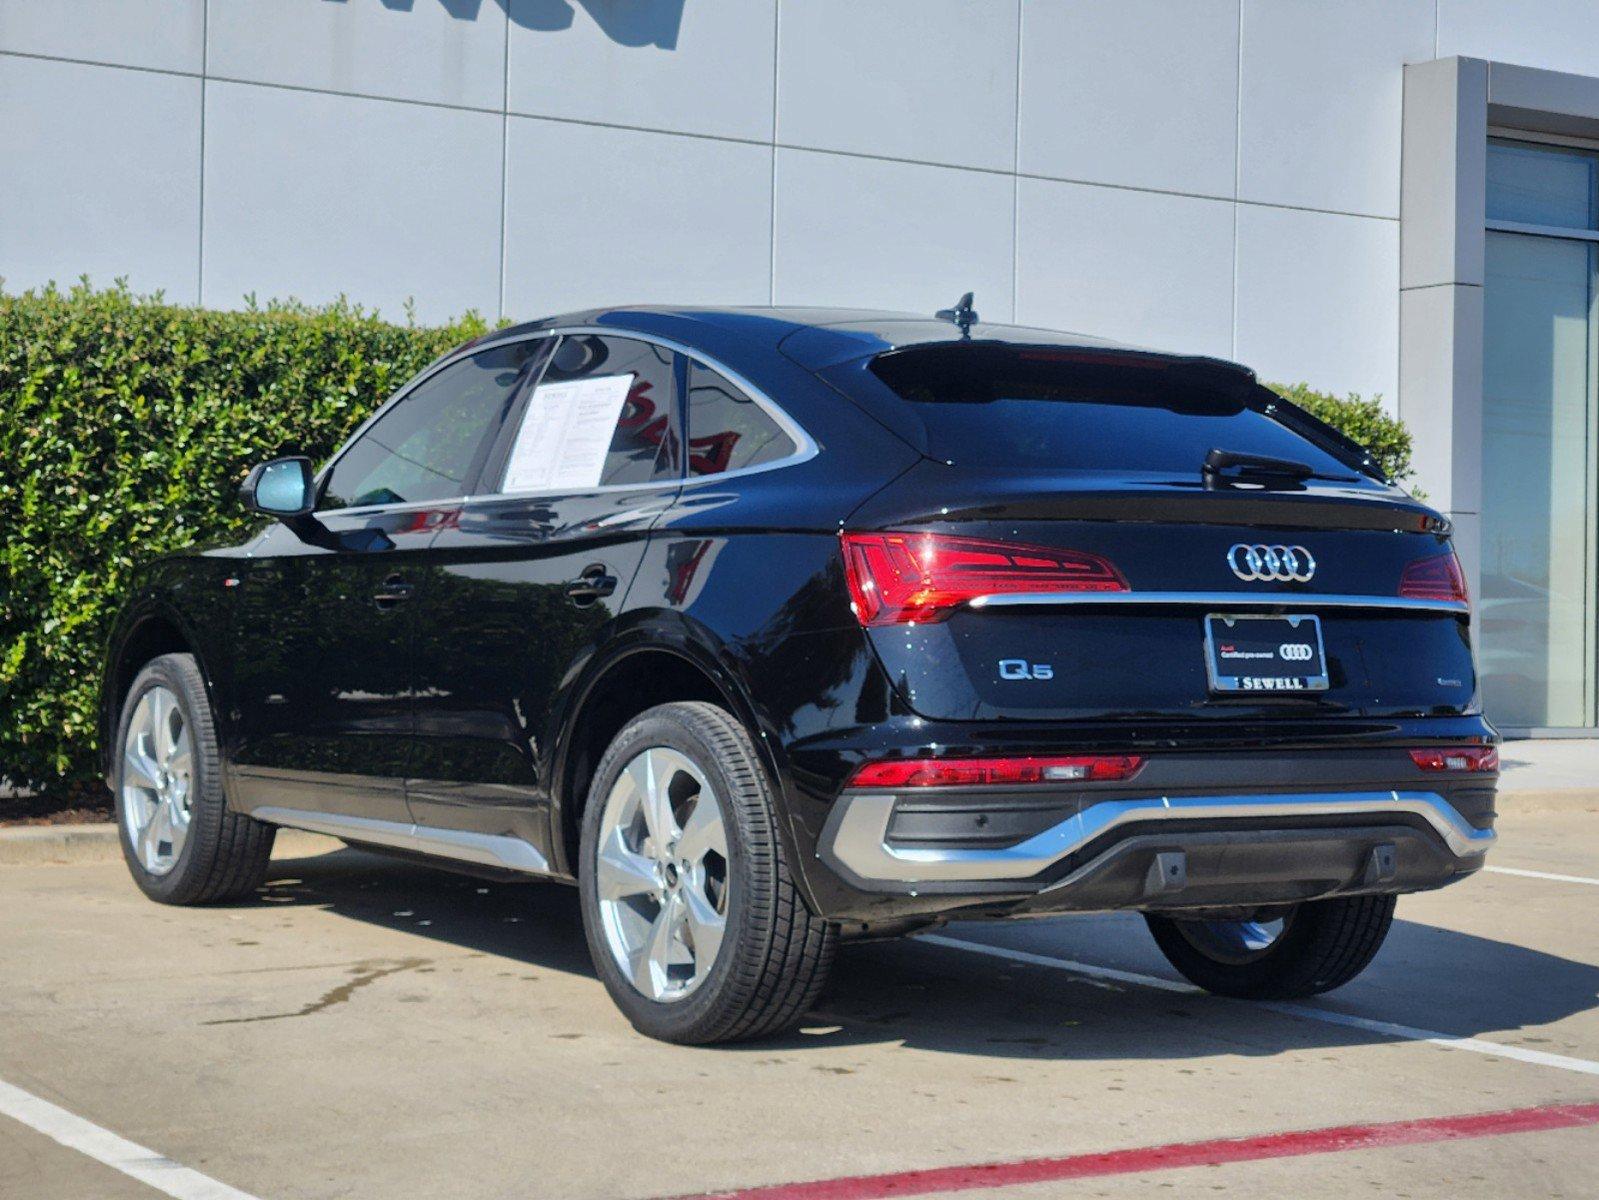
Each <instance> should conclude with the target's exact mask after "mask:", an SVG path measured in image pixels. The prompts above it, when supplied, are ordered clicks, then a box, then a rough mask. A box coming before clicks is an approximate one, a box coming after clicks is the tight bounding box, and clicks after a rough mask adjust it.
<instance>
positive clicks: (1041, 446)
mask: <svg viewBox="0 0 1599 1200" xmlns="http://www.w3.org/2000/svg"><path fill="white" fill-rule="evenodd" d="M872 371H873V373H874V374H875V375H877V377H878V378H879V379H881V380H882V381H883V382H884V383H886V384H887V385H888V386H889V387H890V388H892V389H893V390H894V392H895V393H896V394H897V395H899V396H900V398H901V399H903V400H905V401H907V402H909V403H910V404H911V405H912V407H913V408H914V409H915V412H916V416H917V417H918V418H920V420H921V422H922V424H923V426H924V427H925V428H926V431H927V452H928V453H929V454H931V455H932V456H933V457H935V458H940V459H946V460H948V461H951V462H954V463H956V464H957V465H962V466H985V467H1000V468H1011V469H1020V470H1026V469H1033V468H1037V469H1056V470H1060V469H1065V470H1084V471H1094V470H1099V471H1105V470H1108V471H1117V472H1123V471H1139V472H1152V473H1157V474H1160V475H1167V476H1170V475H1177V476H1193V477H1197V476H1198V475H1199V473H1200V468H1201V466H1202V465H1203V464H1204V461H1205V457H1206V455H1208V454H1209V453H1210V452H1211V451H1212V450H1226V451H1232V452H1235V453H1238V454H1244V455H1257V456H1262V457H1266V458H1275V459H1289V460H1292V461H1294V462H1297V463H1303V464H1304V465H1305V466H1307V467H1309V468H1310V469H1311V471H1312V472H1314V474H1315V475H1316V476H1317V477H1319V478H1326V479H1358V478H1359V477H1360V474H1361V473H1362V472H1361V470H1360V468H1359V466H1358V464H1359V461H1360V455H1359V452H1358V450H1357V449H1356V448H1355V447H1353V446H1352V445H1350V446H1346V447H1339V446H1338V445H1336V444H1335V442H1334V440H1333V439H1332V437H1329V436H1327V434H1326V433H1324V432H1322V431H1321V430H1318V429H1317V428H1316V425H1317V424H1318V423H1317V422H1315V421H1314V419H1313V418H1310V417H1309V416H1308V415H1306V414H1304V413H1302V412H1301V411H1300V410H1298V409H1295V408H1293V407H1292V406H1289V405H1285V404H1283V403H1282V402H1281V401H1279V400H1278V399H1277V398H1276V397H1275V396H1273V395H1272V394H1271V393H1270V392H1268V391H1266V390H1265V389H1264V388H1262V387H1260V386H1259V385H1258V384H1255V383H1253V382H1252V381H1250V380H1248V379H1247V378H1246V377H1244V376H1242V375H1240V374H1238V373H1237V372H1236V371H1235V370H1233V369H1231V368H1224V367H1221V366H1220V365H1217V366H1214V367H1207V366H1205V365H1203V364H1192V363H1185V362H1183V361H1181V360H1172V359H1162V358H1158V357H1153V356H1151V357H1144V356H1135V355H1102V356H1097V357H1094V358H1089V359H1085V358H1084V356H1083V355H1082V354H1081V353H1080V352H1065V351H1058V350H1048V349H1028V348H1016V347H1009V346H1005V347H998V346H981V345H976V344H967V345H960V344H955V345H951V346H941V347H937V348H929V349H921V350H914V351H904V352H899V353H888V354H884V355H881V356H879V357H878V358H877V359H876V360H874V361H873V363H872ZM1333 436H1334V437H1335V436H1336V435H1333Z"/></svg>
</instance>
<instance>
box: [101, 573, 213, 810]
mask: <svg viewBox="0 0 1599 1200" xmlns="http://www.w3.org/2000/svg"><path fill="white" fill-rule="evenodd" d="M163 654H189V655H192V656H193V657H194V660H195V663H196V664H197V665H198V666H199V668H200V677H201V678H202V679H204V680H205V690H206V694H207V697H208V698H209V699H210V700H211V702H212V704H211V707H212V711H213V712H216V711H217V708H216V694H215V689H214V687H213V684H212V677H211V672H210V671H209V670H208V669H207V666H206V661H205V656H204V655H203V654H202V653H201V652H200V647H199V641H198V639H197V638H196V637H195V636H194V634H193V631H192V630H190V629H189V628H188V626H187V623H186V622H185V621H184V620H183V619H182V617H180V616H179V615H178V614H177V612H176V611H175V610H173V609H172V608H170V607H168V606H167V605H165V604H161V603H158V602H157V603H150V604H147V605H145V606H143V607H142V608H140V609H139V610H138V611H137V612H136V613H135V614H134V615H133V616H131V617H129V618H128V619H127V621H126V625H125V630H124V632H122V633H121V634H120V636H119V637H118V638H117V640H116V642H115V643H114V645H113V646H112V648H111V651H110V653H109V654H108V656H107V661H106V669H105V676H104V679H103V681H102V684H101V692H100V765H101V770H102V774H103V775H104V776H105V779H106V786H107V787H109V786H110V779H111V756H112V753H113V749H112V743H113V742H114V741H115V740H116V735H117V724H118V722H119V721H120V720H121V717H122V705H123V701H124V700H125V699H126V698H127V695H128V692H129V690H130V689H131V688H132V687H133V681H134V679H135V678H136V677H137V676H138V674H139V672H140V671H141V670H142V669H143V668H144V666H145V664H146V663H148V662H150V661H151V660H152V659H155V658H159V657H160V656H161V655H163Z"/></svg>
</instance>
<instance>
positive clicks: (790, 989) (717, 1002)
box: [578, 702, 836, 1045]
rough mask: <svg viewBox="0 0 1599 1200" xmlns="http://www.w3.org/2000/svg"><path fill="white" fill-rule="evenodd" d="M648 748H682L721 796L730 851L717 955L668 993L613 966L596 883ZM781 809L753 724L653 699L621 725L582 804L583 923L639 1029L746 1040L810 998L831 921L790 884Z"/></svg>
mask: <svg viewBox="0 0 1599 1200" xmlns="http://www.w3.org/2000/svg"><path fill="white" fill-rule="evenodd" d="M653 747H664V748H667V749H671V750H676V751H678V752H679V753H681V754H682V755H684V756H685V757H686V758H688V759H689V760H690V761H691V762H692V763H693V764H694V765H695V766H696V767H697V768H698V769H699V770H700V771H701V772H702V773H703V774H704V776H705V778H706V780H707V781H708V782H709V783H710V784H711V786H712V787H713V788H714V789H715V790H716V791H717V792H718V794H719V795H720V796H721V797H722V798H723V805H722V807H723V814H722V817H723V825H724V827H725V829H726V833H727V845H728V859H729V861H728V869H727V879H728V882H729V885H730V886H729V887H728V889H727V912H726V932H725V933H724V935H723V939H722V943H721V948H720V950H719V951H718V952H717V956H716V961H715V965H714V966H713V967H712V968H711V969H710V972H709V974H708V975H706V977H705V978H704V980H703V982H702V983H700V985H699V986H698V987H697V988H696V989H695V990H694V991H692V992H691V993H690V994H689V995H687V996H685V997H683V998H682V999H679V1000H676V1001H673V1002H669V1003H668V1002H662V1001H657V1000H653V999H651V998H649V997H648V996H646V995H645V994H644V993H643V992H641V991H639V990H638V989H636V988H635V987H634V986H633V984H632V983H631V981H630V980H629V979H628V978H627V976H626V975H625V974H624V973H623V972H622V971H621V969H620V968H619V967H618V966H617V964H616V961H615V959H614V958H613V956H612V953H611V950H610V948H609V946H608V944H607V942H606V935H605V932H604V929H603V927H602V923H601V920H602V918H601V915H600V908H599V896H598V889H597V887H596V883H595V872H596V867H595V858H596V853H597V848H598V842H599V831H600V825H601V817H602V813H603V810H604V808H605V802H606V798H607V797H608V796H609V795H610V794H611V789H612V787H613V786H614V785H615V783H616V780H617V778H618V776H619V775H620V774H621V772H622V770H623V769H624V768H625V767H626V766H627V764H628V763H629V762H631V761H632V760H633V759H634V758H635V757H636V756H637V755H639V754H641V753H642V752H643V751H644V750H646V749H649V748H653ZM776 819H777V818H776V815H775V809H774V805H773V790H772V785H771V782H770V780H769V779H768V778H767V773H766V771H765V770H764V769H763V768H762V766H761V763H760V760H759V758H758V757H757V755H756V751H755V747H754V745H753V744H752V743H751V741H750V738H749V735H748V734H747V733H746V732H745V731H744V729H743V727H742V726H740V725H739V723H738V722H737V721H735V720H734V719H733V717H732V716H730V715H729V714H728V713H727V712H726V711H725V710H723V709H721V708H718V707H717V706H715V705H713V704H706V703H701V702H692V703H676V704H663V705H660V706H659V707H656V708H652V709H650V710H648V711H647V712H644V713H642V714H641V715H639V716H638V717H635V718H634V719H633V720H632V721H630V722H629V723H628V724H627V725H626V726H625V727H623V729H622V731H621V732H620V733H618V734H617V735H616V738H615V739H614V740H613V741H612V742H611V745H610V747H609V748H608V749H607V750H606V752H605V755H604V756H603V757H602V758H601V759H600V763H599V766H598V768H597V769H596V770H595V773H594V781H593V784H592V786H591V787H590V789H589V796H588V803H587V807H586V809H585V811H584V814H583V831H582V849H581V853H580V857H579V864H578V884H579V890H580V892H581V895H582V906H583V927H584V932H585V933H586V935H587V937H588V944H589V953H590V954H591V955H592V956H593V959H594V967H595V970H596V971H597V972H598V973H599V976H600V979H601V981H602V982H603V983H604V984H605V987H606V990H607V991H609V992H610V994H611V999H612V1000H614V1001H615V1002H616V1005H617V1007H618V1008H620V1009H621V1010H622V1012H623V1013H624V1014H625V1015H626V1016H627V1018H628V1020H630V1021H631V1022H632V1023H633V1027H634V1028H635V1029H637V1030H638V1031H639V1032H640V1033H643V1034H645V1035H646V1036H649V1037H653V1038H658V1039H660V1040H662V1041H668V1042H680V1043H685V1044H690V1045H704V1044H708V1043H713V1042H734V1041H748V1040H751V1039H755V1038H762V1037H769V1036H771V1035H774V1034H777V1033H780V1032H782V1031H784V1030H786V1029H788V1028H790V1027H791V1026H793V1025H794V1024H795V1023H796V1022H797V1021H798V1020H799V1019H800V1018H801V1017H802V1016H803V1015H804V1014H805V1013H806V1012H807V1011H808V1010H809V1009H810V1008H811V1006H812V1005H813V1004H814V1003H815V1001H816V998H817V996H818V995H819V994H820V992H821V990H822V986H823V984H824V983H825V982H826V979H827V973H828V969H829V967H830V966H831V965H832V959H833V950H834V945H835V942H836V931H835V929H834V928H833V927H832V926H830V925H828V924H827V923H826V922H824V921H821V920H819V919H818V918H816V917H815V916H813V915H812V914H811V912H810V910H809V909H808V908H807V907H806V904H805V901H804V899H803V898H802V897H801V896H800V893H799V891H798V890H797V889H796V887H795V886H794V880H793V876H792V874H791V873H790V868H789V865H788V862H787V860H786V856H785V853H784V850H783V843H782V839H781V838H780V837H779V835H778V832H777V828H776Z"/></svg>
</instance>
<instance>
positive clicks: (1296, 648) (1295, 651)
mask: <svg viewBox="0 0 1599 1200" xmlns="http://www.w3.org/2000/svg"><path fill="white" fill-rule="evenodd" d="M1277 653H1278V654H1280V655H1282V656H1283V661H1284V662H1309V661H1310V657H1311V650H1310V647H1309V646H1307V645H1305V643H1303V642H1284V643H1283V644H1282V645H1281V646H1278V647H1277Z"/></svg>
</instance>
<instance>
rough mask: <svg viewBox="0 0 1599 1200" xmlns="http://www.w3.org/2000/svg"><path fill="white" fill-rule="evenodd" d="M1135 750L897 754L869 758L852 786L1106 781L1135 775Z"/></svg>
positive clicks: (1139, 761)
mask: <svg viewBox="0 0 1599 1200" xmlns="http://www.w3.org/2000/svg"><path fill="white" fill-rule="evenodd" d="M1143 765H1144V760H1143V759H1142V758H1141V757H1140V756H1139V755H1136V754H1073V755H1067V756H1065V757H1060V758H897V759H893V760H891V761H889V762H873V763H866V764H864V765H863V766H861V767H860V768H859V769H858V770H857V771H856V772H855V774H854V775H853V776H852V777H851V778H850V781H849V786H850V787H852V788H908V787H1008V786H1010V785H1012V784H1029V783H1101V782H1107V781H1113V780H1117V779H1131V778H1132V777H1133V776H1134V775H1135V774H1137V773H1138V768H1139V767H1141V766H1143Z"/></svg>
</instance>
